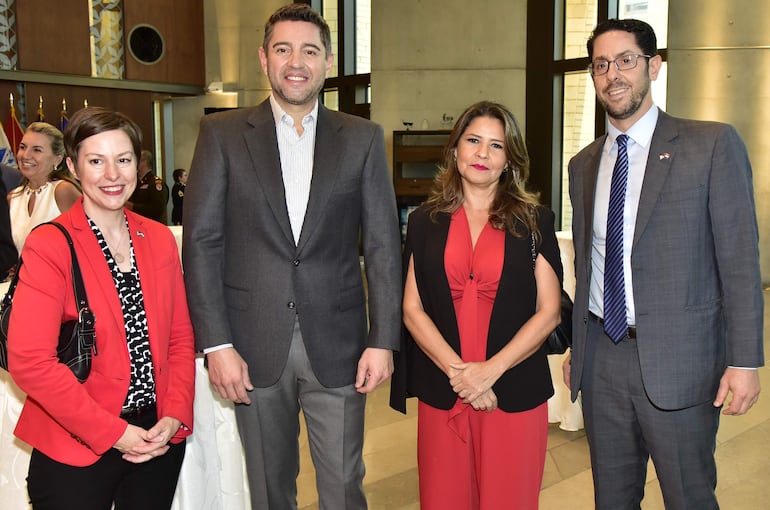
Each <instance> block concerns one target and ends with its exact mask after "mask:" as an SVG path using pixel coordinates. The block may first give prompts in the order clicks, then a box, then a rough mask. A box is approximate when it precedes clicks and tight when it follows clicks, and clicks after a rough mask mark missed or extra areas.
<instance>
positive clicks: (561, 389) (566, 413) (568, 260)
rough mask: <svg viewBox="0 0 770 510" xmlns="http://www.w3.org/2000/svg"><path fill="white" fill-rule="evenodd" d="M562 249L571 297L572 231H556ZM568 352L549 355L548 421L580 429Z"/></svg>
mask: <svg viewBox="0 0 770 510" xmlns="http://www.w3.org/2000/svg"><path fill="white" fill-rule="evenodd" d="M556 239H557V240H558V241H559V250H560V251H561V264H562V266H563V267H564V290H566V291H567V294H569V295H570V297H573V298H574V296H575V263H574V261H575V251H574V248H573V246H572V232H568V231H560V232H557V233H556ZM566 357H567V355H566V354H561V355H551V356H548V366H549V367H550V369H551V379H552V380H553V389H554V395H553V397H551V398H550V399H549V400H548V421H549V422H550V423H558V424H559V427H560V428H561V429H563V430H572V431H574V430H580V429H582V428H583V410H582V409H581V407H580V399H578V400H577V401H576V402H574V403H573V402H571V401H570V395H569V389H568V388H567V386H566V385H565V384H564V380H563V377H562V372H561V365H562V363H563V362H564V359H565V358H566Z"/></svg>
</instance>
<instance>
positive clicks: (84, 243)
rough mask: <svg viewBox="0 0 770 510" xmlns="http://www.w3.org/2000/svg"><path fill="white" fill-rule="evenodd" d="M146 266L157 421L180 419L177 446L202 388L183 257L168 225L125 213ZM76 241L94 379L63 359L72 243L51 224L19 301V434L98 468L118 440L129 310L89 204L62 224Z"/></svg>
mask: <svg viewBox="0 0 770 510" xmlns="http://www.w3.org/2000/svg"><path fill="white" fill-rule="evenodd" d="M126 216H127V217H128V226H129V231H130V235H131V240H132V242H133V245H134V253H135V256H136V264H137V267H138V269H139V277H140V280H141V285H142V291H143V296H144V307H145V312H146V315H147V327H148V331H149V337H150V351H151V352H152V359H153V367H154V375H155V390H156V397H157V407H158V416H159V417H163V416H172V417H174V418H177V419H179V420H180V421H181V422H182V424H183V426H182V427H180V429H179V431H178V432H177V433H176V435H175V436H174V438H173V439H172V442H175V443H178V442H180V441H182V440H183V439H184V437H186V436H187V435H189V434H190V433H191V431H192V430H191V429H192V424H193V395H194V391H195V352H194V341H193V329H192V325H191V323H190V316H189V312H188V309H187V298H186V296H185V289H184V283H183V281H182V270H181V264H180V262H179V254H178V253H179V252H178V249H177V245H176V242H175V241H174V237H173V235H172V234H171V232H170V231H169V230H168V228H167V227H165V226H163V225H161V224H159V223H156V222H154V221H151V220H148V219H146V218H143V217H141V216H139V215H137V214H134V213H132V212H130V211H126ZM55 221H57V222H59V223H61V224H62V225H63V226H64V227H65V228H66V229H67V230H68V231H69V233H70V235H71V237H72V240H73V243H74V245H75V252H76V253H77V256H78V262H79V263H80V269H81V272H82V274H83V281H84V283H85V287H86V293H87V294H88V302H89V305H90V306H91V309H92V310H93V312H94V315H95V316H96V346H97V350H98V355H97V356H95V357H94V359H93V364H92V367H91V374H90V376H89V377H88V379H87V380H86V382H85V383H83V384H80V383H78V382H77V379H75V376H74V375H73V374H72V372H70V370H69V369H68V368H67V367H66V366H65V365H63V364H61V363H59V362H58V360H57V358H56V344H57V340H58V333H59V325H60V324H61V322H62V321H65V320H70V319H73V318H74V317H75V314H76V309H75V299H74V296H73V291H72V276H71V274H70V255H69V253H70V252H69V248H68V247H67V241H66V239H65V238H64V236H63V235H62V234H61V232H59V230H58V229H56V228H55V227H53V226H43V227H40V228H38V229H37V230H35V231H34V232H33V233H32V234H31V235H30V236H29V237H27V240H26V242H25V245H24V249H23V250H22V256H23V258H24V265H23V266H22V268H21V271H20V273H19V285H18V287H17V289H16V293H15V295H14V300H13V313H12V314H11V320H10V326H9V334H8V351H9V353H8V363H9V368H10V373H11V376H13V379H14V381H16V384H18V386H19V387H20V388H21V389H22V390H24V391H25V392H26V393H27V400H26V401H25V403H24V409H23V410H22V412H21V415H20V417H19V421H18V424H17V426H16V429H15V432H14V433H15V435H16V436H17V437H18V438H19V439H21V440H23V441H25V442H27V443H29V444H30V445H32V446H33V447H34V448H37V449H38V450H40V451H41V452H43V453H44V454H46V455H47V456H49V457H51V458H53V459H55V460H57V461H59V462H62V463H65V464H69V465H72V466H87V465H91V464H93V463H94V462H96V461H97V460H98V459H99V457H100V456H101V455H103V454H104V453H105V452H106V451H108V450H109V449H110V448H111V447H112V445H114V444H115V442H116V441H117V440H118V439H119V438H120V436H121V435H122V434H123V432H124V431H125V429H126V421H124V420H122V419H121V418H120V411H121V407H122V406H123V402H124V400H125V397H126V394H127V392H128V384H129V378H130V361H129V355H128V349H127V347H126V345H127V344H126V333H125V327H124V323H123V313H122V310H121V306H120V300H119V298H118V292H117V290H116V289H115V285H114V283H113V279H112V275H111V274H110V270H109V268H108V266H107V262H106V261H105V259H104V255H103V254H102V250H101V248H100V247H99V243H98V242H97V240H96V236H94V234H93V232H92V231H91V229H90V227H89V226H88V221H87V219H86V215H85V212H84V211H83V205H82V199H81V200H80V201H79V202H78V203H76V204H75V205H74V206H73V207H72V208H71V209H70V210H69V211H67V212H66V213H64V214H62V215H61V216H59V217H58V218H56V220H55Z"/></svg>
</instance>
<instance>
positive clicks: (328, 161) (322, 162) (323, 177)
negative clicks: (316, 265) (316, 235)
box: [297, 105, 342, 251]
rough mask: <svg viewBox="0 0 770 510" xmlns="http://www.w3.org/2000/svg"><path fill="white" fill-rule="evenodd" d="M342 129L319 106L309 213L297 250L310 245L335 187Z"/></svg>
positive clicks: (304, 222)
mask: <svg viewBox="0 0 770 510" xmlns="http://www.w3.org/2000/svg"><path fill="white" fill-rule="evenodd" d="M341 130H342V126H341V125H340V124H339V123H338V122H336V121H335V118H334V116H333V115H331V114H330V113H329V111H328V110H327V109H326V108H324V107H323V105H319V106H318V124H317V125H316V132H315V155H314V157H313V177H312V181H311V183H310V197H309V199H308V203H307V211H306V212H305V219H304V221H303V223H302V232H301V234H300V237H299V243H298V245H297V250H298V251H300V250H302V248H303V247H304V246H305V245H307V243H308V240H309V239H310V237H311V236H312V234H313V231H314V230H315V228H316V226H317V225H318V223H319V222H320V221H321V217H322V215H323V211H324V208H325V206H326V203H327V202H328V200H329V196H330V195H331V192H332V189H333V188H334V182H335V180H336V178H337V171H338V168H339V157H340V153H341V152H342V142H341V140H340V131H341Z"/></svg>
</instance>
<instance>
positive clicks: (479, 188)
mask: <svg viewBox="0 0 770 510" xmlns="http://www.w3.org/2000/svg"><path fill="white" fill-rule="evenodd" d="M528 175H529V157H528V155H527V150H526V147H525V145H524V141H523V138H522V136H521V132H520V130H519V127H518V125H517V122H516V120H515V118H514V117H513V115H512V114H511V113H510V112H509V111H508V110H507V109H506V108H505V107H503V106H502V105H499V104H495V103H490V102H486V101H484V102H481V103H477V104H474V105H472V106H470V107H469V108H468V109H467V110H466V111H465V112H464V113H463V114H462V115H461V116H460V118H459V120H458V121H457V124H456V125H455V127H454V129H453V131H452V133H451V135H450V138H449V141H448V143H447V146H446V148H445V151H444V162H443V166H442V168H441V171H440V173H439V176H438V178H437V179H436V185H435V187H434V189H433V191H432V193H431V196H430V197H429V198H428V200H427V201H426V202H425V203H424V204H423V205H422V206H421V207H420V208H419V209H417V210H416V211H414V212H413V213H412V214H411V215H410V217H409V224H408V230H407V240H406V246H405V252H404V260H405V268H406V279H405V288H404V302H403V312H404V324H405V326H406V331H405V335H404V345H403V346H402V349H401V351H400V352H399V353H398V355H397V358H396V372H395V373H394V378H393V383H392V393H391V405H392V406H393V407H394V408H396V409H398V410H401V411H405V398H406V397H407V396H416V397H418V399H419V403H418V436H417V441H418V446H417V450H418V452H417V454H418V469H419V475H420V508H422V509H423V510H432V509H441V510H447V509H458V510H460V509H462V510H468V509H479V510H486V509H489V510H492V509H495V510H497V509H500V508H515V509H533V508H537V506H538V496H539V492H540V486H541V482H542V477H543V469H544V464H545V452H546V441H547V432H548V412H547V408H546V401H547V400H548V398H549V397H550V396H551V395H553V387H552V385H551V376H550V373H549V370H548V362H547V359H546V354H545V351H544V350H543V349H542V345H543V341H544V339H545V338H546V336H548V334H549V333H550V332H551V331H553V329H554V328H555V327H556V325H557V324H558V322H559V307H560V287H561V283H560V281H561V272H562V268H561V262H560V258H559V249H558V244H557V241H556V235H555V232H554V225H553V222H554V215H553V213H552V212H551V211H550V210H549V209H546V208H544V207H541V206H539V205H538V202H537V196H536V195H534V194H532V193H529V192H527V191H526V190H525V184H526V180H527V177H528Z"/></svg>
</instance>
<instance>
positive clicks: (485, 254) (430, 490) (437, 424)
mask: <svg viewBox="0 0 770 510" xmlns="http://www.w3.org/2000/svg"><path fill="white" fill-rule="evenodd" d="M505 235H506V234H505V232H503V231H501V230H498V229H495V228H493V227H492V226H491V225H490V224H489V223H487V224H486V225H485V226H484V228H483V230H482V232H481V234H480V235H479V238H478V240H477V241H476V246H475V248H474V247H473V243H472V239H471V234H470V227H469V225H468V219H467V217H466V215H465V211H464V209H463V208H462V207H460V208H459V209H458V210H457V211H456V212H455V213H454V214H453V215H452V221H451V224H450V227H449V234H448V238H447V245H446V248H445V252H444V265H445V268H446V274H447V279H448V281H449V287H450V290H451V292H452V300H453V301H454V308H455V315H456V317H457V325H458V330H459V333H460V346H461V351H462V352H461V357H462V359H463V361H466V362H473V361H484V360H486V359H487V352H486V349H487V336H488V331H489V322H490V318H491V315H492V307H493V305H494V300H495V295H496V293H497V287H498V284H499V282H500V275H501V273H502V267H503V257H504V256H505V253H504V252H505ZM525 269H526V270H530V271H531V270H532V269H531V268H522V270H525ZM417 423H418V432H417V457H418V469H419V475H420V508H421V509H422V510H439V509H440V510H453V509H456V510H500V509H513V510H526V509H536V508H537V507H538V498H539V493H540V486H541V482H542V478H543V469H544V465H545V453H546V443H547V436H548V410H547V404H546V403H543V404H541V405H540V406H538V407H536V408H534V409H531V410H528V411H524V412H518V413H506V412H504V411H501V410H500V409H495V410H494V411H492V412H491V413H489V412H487V411H476V410H474V409H473V407H471V406H470V405H469V404H463V403H462V401H461V400H460V399H459V398H458V400H457V402H455V405H454V407H453V408H452V409H450V410H448V411H447V410H442V409H436V408H434V407H431V406H429V405H427V404H425V403H423V402H419V404H418V419H417Z"/></svg>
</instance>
